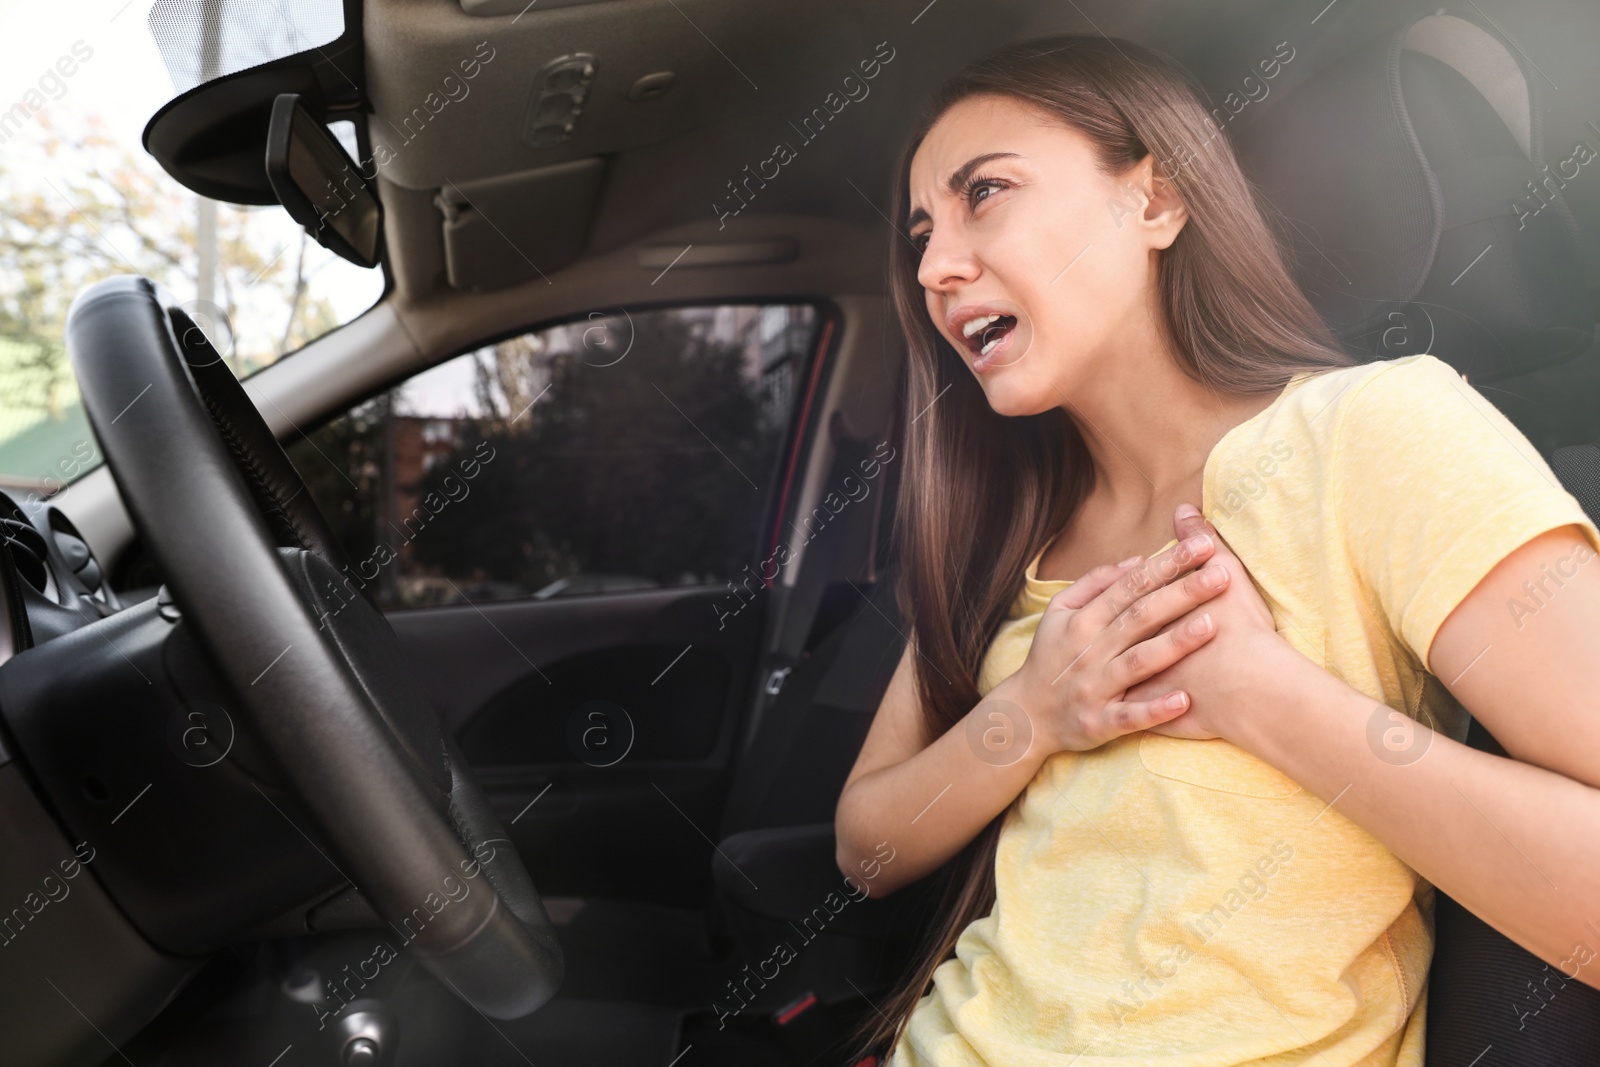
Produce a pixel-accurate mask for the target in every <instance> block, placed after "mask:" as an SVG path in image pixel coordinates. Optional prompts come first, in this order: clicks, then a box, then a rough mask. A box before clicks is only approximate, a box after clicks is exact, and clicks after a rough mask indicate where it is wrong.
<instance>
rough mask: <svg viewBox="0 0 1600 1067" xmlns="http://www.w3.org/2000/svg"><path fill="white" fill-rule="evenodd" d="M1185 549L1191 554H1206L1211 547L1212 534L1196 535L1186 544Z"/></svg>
mask: <svg viewBox="0 0 1600 1067" xmlns="http://www.w3.org/2000/svg"><path fill="white" fill-rule="evenodd" d="M1183 544H1184V547H1185V548H1187V549H1188V550H1189V551H1191V552H1204V551H1205V550H1206V549H1208V548H1210V547H1211V535H1210V534H1195V535H1194V536H1193V537H1191V538H1189V539H1188V540H1187V541H1185V542H1184V543H1183Z"/></svg>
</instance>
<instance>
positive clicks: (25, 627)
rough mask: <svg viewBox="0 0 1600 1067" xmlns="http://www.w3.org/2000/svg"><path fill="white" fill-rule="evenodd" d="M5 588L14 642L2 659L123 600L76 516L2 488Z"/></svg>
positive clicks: (0, 570) (0, 651)
mask: <svg viewBox="0 0 1600 1067" xmlns="http://www.w3.org/2000/svg"><path fill="white" fill-rule="evenodd" d="M0 538H3V540H0V547H3V552H0V578H3V579H4V581H3V582H0V591H3V594H4V599H5V605H4V611H5V615H6V621H7V623H8V626H9V629H10V641H9V642H6V644H8V645H9V647H5V648H0V659H6V658H9V657H10V656H11V655H13V654H14V653H16V652H20V651H22V650H23V649H26V648H30V647H32V646H34V645H38V644H43V643H44V642H45V641H48V640H50V639H51V638H53V637H57V636H60V635H61V634H64V633H69V632H71V631H73V630H76V629H78V628H79V627H81V626H84V625H87V624H88V623H91V622H94V621H95V620H96V619H101V618H105V617H106V616H108V615H113V614H115V613H116V612H118V611H121V610H122V608H123V607H124V604H123V602H122V601H121V599H119V598H118V596H117V594H116V592H115V591H114V590H113V589H112V588H111V582H110V577H109V575H108V574H107V573H106V570H105V568H104V567H103V566H101V563H100V561H99V560H98V559H96V558H95V555H94V552H93V551H92V550H91V549H90V548H89V543H88V541H87V540H86V539H85V538H84V537H83V535H82V534H80V533H79V532H78V530H77V528H76V527H75V526H73V525H72V520H70V519H68V518H67V517H66V515H64V514H62V512H61V511H60V509H58V508H56V507H53V506H51V505H50V504H47V503H40V504H33V503H31V502H30V503H29V505H28V506H26V507H24V505H23V504H21V503H19V502H18V500H17V498H16V497H14V496H12V495H10V494H8V493H6V492H3V491H0Z"/></svg>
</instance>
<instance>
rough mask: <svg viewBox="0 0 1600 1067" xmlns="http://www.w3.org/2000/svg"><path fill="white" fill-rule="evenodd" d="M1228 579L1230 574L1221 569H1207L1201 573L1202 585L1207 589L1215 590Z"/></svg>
mask: <svg viewBox="0 0 1600 1067" xmlns="http://www.w3.org/2000/svg"><path fill="white" fill-rule="evenodd" d="M1227 579H1228V572H1227V571H1225V570H1223V569H1222V568H1221V567H1207V568H1205V569H1204V570H1202V571H1201V572H1200V584H1201V585H1203V586H1205V587H1206V588H1207V589H1215V588H1216V587H1217V586H1219V585H1221V584H1222V583H1223V582H1225V581H1227Z"/></svg>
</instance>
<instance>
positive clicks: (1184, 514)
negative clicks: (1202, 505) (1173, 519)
mask: <svg viewBox="0 0 1600 1067" xmlns="http://www.w3.org/2000/svg"><path fill="white" fill-rule="evenodd" d="M1198 514H1200V509H1199V508H1197V507H1195V506H1194V505H1193V504H1190V503H1188V502H1187V501H1185V502H1184V503H1182V504H1179V505H1178V518H1180V519H1191V518H1193V517H1194V516H1196V515H1198Z"/></svg>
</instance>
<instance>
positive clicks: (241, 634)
mask: <svg viewBox="0 0 1600 1067" xmlns="http://www.w3.org/2000/svg"><path fill="white" fill-rule="evenodd" d="M66 338H67V349H68V353H69V356H70V358H71V361H72V366H73V369H74V371H75V372H76V374H77V378H78V383H79V388H80V390H81V392H82V395H83V403H84V407H85V409H86V411H87V412H88V416H89V420H90V423H91V424H92V426H93V427H94V431H95V433H96V435H97V436H98V437H99V439H100V443H101V446H102V451H103V452H104V454H105V457H106V462H107V464H108V465H109V466H110V468H111V474H112V476H113V478H114V479H115V480H116V483H117V487H118V489H119V490H120V491H121V494H122V500H123V502H124V504H125V505H126V507H127V509H128V513H129V515H130V516H131V518H132V520H133V523H134V526H135V527H136V528H137V530H138V532H139V535H140V537H141V538H142V539H143V543H144V545H145V547H146V548H147V549H148V551H149V553H150V555H151V556H152V557H153V558H154V560H155V562H156V564H157V565H158V566H159V568H160V570H161V572H162V575H163V576H164V578H165V580H166V584H167V587H168V589H169V591H170V593H171V596H172V598H173V599H174V600H175V601H176V603H177V606H178V608H179V609H180V610H181V612H182V614H183V618H184V621H185V622H186V623H191V624H192V625H193V626H194V628H195V630H196V633H197V635H198V638H199V642H200V644H201V646H202V647H203V648H204V649H205V650H206V652H207V653H209V657H210V659H211V661H212V665H213V666H214V668H215V669H216V671H217V673H218V674H219V675H220V676H221V678H222V679H223V681H224V682H225V683H226V684H227V686H228V688H229V689H230V690H231V691H232V693H233V695H234V698H235V700H236V702H237V707H238V708H239V709H240V713H241V715H242V717H243V718H244V720H245V725H246V727H247V728H248V729H250V730H251V731H252V732H253V733H254V735H255V736H256V737H257V738H259V741H260V743H261V747H262V748H263V749H264V750H265V751H266V753H267V755H268V756H269V758H271V760H272V762H273V763H274V764H275V768H276V770H277V771H278V772H279V773H280V774H281V777H282V780H283V781H284V782H286V783H287V788H288V789H289V790H290V791H291V792H292V793H293V794H295V796H296V798H297V799H298V800H299V801H300V802H301V804H302V805H303V807H304V810H305V811H306V812H307V813H308V814H309V815H310V817H311V818H312V819H313V820H314V821H315V823H316V825H317V827H318V828H319V829H320V830H321V832H322V834H323V836H324V837H325V839H326V841H327V842H328V843H329V844H330V845H331V848H330V851H331V853H332V855H331V856H330V857H329V860H330V862H332V863H334V864H335V865H336V866H337V867H338V870H339V872H340V873H341V874H343V875H344V877H346V878H348V879H349V880H350V881H351V882H352V883H353V884H354V885H355V886H356V887H357V888H358V889H359V890H360V891H361V893H362V894H363V895H364V896H365V897H366V899H367V900H368V901H369V902H370V903H371V905H372V906H373V908H374V909H375V910H376V911H377V912H378V913H379V915H380V916H381V917H382V918H383V919H384V920H385V921H386V922H388V923H389V925H390V926H391V927H392V928H393V929H394V930H395V931H396V932H397V933H400V934H401V935H402V936H403V937H404V938H405V940H406V941H407V942H408V943H409V945H410V947H411V948H412V950H413V951H414V952H416V954H417V955H418V957H419V958H420V959H421V961H422V962H423V964H424V965H425V966H426V967H427V968H428V969H429V970H430V971H432V972H433V973H434V974H435V975H436V976H438V977H439V978H440V979H441V980H442V981H444V982H445V983H446V984H447V985H449V986H450V987H451V988H452V989H454V990H455V991H456V992H457V993H458V994H459V995H460V996H461V997H462V998H463V999H464V1000H466V1001H467V1002H469V1003H470V1004H472V1005H473V1006H475V1007H476V1008H478V1010H480V1011H482V1012H483V1013H484V1014H485V1015H487V1016H491V1017H493V1018H498V1019H512V1018H518V1017H521V1016H523V1015H526V1014H528V1013H529V1012H531V1011H533V1010H534V1009H536V1008H538V1007H539V1006H540V1005H542V1004H544V1003H545V1002H546V1001H547V1000H549V999H550V997H552V996H553V995H554V994H555V991H556V989H557V988H558V987H559V985H560V983H561V979H562V976H563V961H562V955H561V949H560V946H559V944H558V943H557V940H556V936H555V931H554V930H553V929H552V927H551V925H550V920H549V917H548V915H546V913H545V910H544V906H543V904H542V902H541V901H540V899H539V894H538V892H537V891H536V890H535V888H534V885H533V881H532V879H531V878H530V877H529V875H528V872H527V869H526V868H525V867H524V866H523V864H522V861H521V859H520V858H519V857H518V856H517V853H516V850H515V849H514V848H513V847H512V845H511V842H510V840H509V837H508V835H507V833H506V831H505V829H504V828H503V827H502V826H501V824H500V821H499V819H498V817H497V816H496V815H495V814H494V812H493V810H492V809H491V807H490V805H489V802H488V800H487V798H486V797H485V795H484V793H483V791H482V790H481V789H480V788H479V787H478V785H477V783H476V782H475V781H474V780H473V778H472V776H471V773H470V771H469V769H468V767H467V765H466V761H465V759H464V758H463V757H462V755H461V752H460V750H459V749H458V748H457V747H456V745H455V743H454V739H453V738H450V737H449V736H447V735H446V734H444V732H443V731H442V730H441V729H440V725H439V719H438V716H437V714H436V713H435V711H434V709H433V707H432V705H431V704H430V703H429V702H428V699H427V697H426V696H425V695H424V694H423V692H422V690H421V688H420V687H419V686H418V684H417V683H416V681H415V680H414V679H413V677H412V675H411V673H410V671H409V668H408V666H407V663H406V661H405V657H404V654H403V652H402V650H401V647H400V644H399V640H398V638H397V637H396V636H395V633H394V631H393V629H391V628H390V626H389V624H388V621H387V620H386V619H385V618H384V617H383V615H382V613H381V612H379V611H378V609H377V608H376V607H374V606H373V605H372V604H370V603H369V602H367V600H366V599H365V598H362V597H353V598H352V597H349V596H348V595H347V594H344V593H342V592H338V591H339V590H341V589H344V588H348V586H347V583H346V581H345V575H344V573H343V572H342V571H341V569H340V568H341V566H343V565H344V564H345V560H344V559H343V554H342V552H341V551H340V549H339V546H338V543H337V542H336V541H335V539H334V537H333V536H332V534H331V532H330V531H329V528H328V526H327V524H326V522H325V521H324V519H323V517H322V516H321V514H320V513H318V511H317V509H316V505H315V504H314V503H313V502H312V499H311V494H310V492H309V491H308V490H307V488H306V485H305V482H304V481H303V480H302V479H301V477H300V475H299V474H298V473H297V472H296V471H295V469H294V467H293V465H292V464H291V463H290V462H289V459H288V457H287V456H286V455H285V454H284V452H283V449H282V448H281V447H280V446H279V445H278V443H277V441H276V439H275V438H274V437H273V435H272V432H271V431H270V430H269V429H268V427H267V424H266V422H265V421H264V420H263V419H262V418H261V415H260V413H259V412H258V411H257V410H256V407H255V405H254V404H253V403H252V402H251V401H250V399H249V397H248V395H247V394H246V393H245V390H244V387H243V386H242V385H241V384H240V383H239V382H238V380H237V379H236V378H235V377H234V375H233V374H232V372H231V371H229V369H228V368H227V367H226V366H225V365H223V363H222V360H221V357H220V356H219V355H218V354H217V352H216V351H215V349H213V348H212V346H211V345H210V343H209V342H208V341H207V340H206V338H205V336H204V334H203V333H202V332H201V331H200V330H199V328H198V327H196V326H195V324H194V322H193V321H192V320H190V319H189V317H188V316H187V315H186V314H185V313H184V312H183V311H182V310H181V309H180V308H177V307H176V306H174V305H173V304H172V302H171V300H170V299H169V298H168V297H166V296H165V295H164V294H162V293H161V292H160V291H158V289H157V288H156V286H155V285H154V284H152V283H151V282H150V281H148V280H147V279H144V278H139V277H131V276H124V277H117V278H111V279H108V280H106V281H102V282H99V283H97V284H96V285H94V286H92V287H91V288H89V289H88V290H86V291H85V292H84V293H83V294H81V295H80V296H79V297H78V299H77V300H76V301H74V302H73V305H72V309H71V311H70V312H69V314H68V317H67V327H66ZM330 592H333V593H334V594H335V596H337V597H338V599H337V600H334V599H333V598H331V597H329V596H328V594H329V593H330ZM329 603H336V604H337V605H339V609H338V610H337V611H329V610H328V607H327V605H328V604H329ZM480 874H481V875H482V876H483V880H482V881H480V882H477V883H474V882H473V880H474V879H477V878H478V876H479V875H480ZM480 889H487V890H488V891H487V892H483V891H480Z"/></svg>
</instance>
